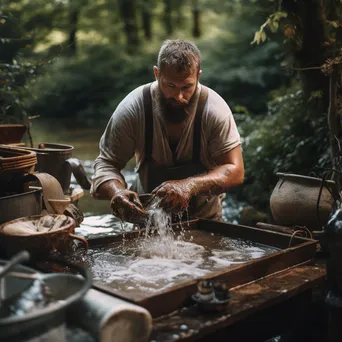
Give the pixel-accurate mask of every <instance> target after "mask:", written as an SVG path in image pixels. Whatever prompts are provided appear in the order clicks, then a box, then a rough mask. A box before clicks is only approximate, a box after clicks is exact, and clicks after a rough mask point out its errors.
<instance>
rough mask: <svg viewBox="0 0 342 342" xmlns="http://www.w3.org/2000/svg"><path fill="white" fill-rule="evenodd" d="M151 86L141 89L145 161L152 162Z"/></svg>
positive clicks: (147, 85)
mask: <svg viewBox="0 0 342 342" xmlns="http://www.w3.org/2000/svg"><path fill="white" fill-rule="evenodd" d="M150 88H151V84H146V85H145V87H144V88H143V96H144V111H145V160H146V161H151V160H152V146H153V114H152V98H151V90H150Z"/></svg>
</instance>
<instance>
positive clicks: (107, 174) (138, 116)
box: [91, 81, 241, 198]
mask: <svg viewBox="0 0 342 342" xmlns="http://www.w3.org/2000/svg"><path fill="white" fill-rule="evenodd" d="M143 87H144V86H140V87H138V88H136V89H135V90H133V91H132V92H131V93H129V94H128V95H127V96H126V97H125V98H124V99H123V100H122V101H121V103H120V104H119V105H118V107H117V108H116V110H115V112H114V113H113V115H112V117H111V118H110V120H109V122H108V125H107V127H106V130H105V132H104V134H103V135H102V137H101V140H100V144H99V148H100V154H99V156H98V157H97V158H96V160H95V162H94V169H95V173H94V176H93V184H92V189H91V193H92V195H93V196H94V197H95V198H96V197H97V194H96V190H97V188H98V187H99V185H100V184H102V183H104V182H106V181H107V180H112V179H113V180H114V179H115V180H118V181H120V182H122V183H123V184H126V182H125V179H124V177H123V175H122V174H121V173H120V171H121V170H122V169H123V168H124V167H125V165H126V163H127V162H128V161H129V160H130V159H131V158H132V157H133V156H134V155H135V159H136V168H135V170H136V171H137V172H144V170H143V169H141V168H140V167H141V165H142V163H143V161H144V149H145V115H144V100H143ZM200 90H201V85H200V84H198V88H197V91H196V92H195V94H194V99H193V101H192V105H191V108H190V113H189V118H188V121H187V124H186V126H185V127H184V129H183V133H182V136H181V138H180V141H179V143H178V146H177V149H176V158H177V160H178V161H180V162H184V163H185V162H189V161H191V160H192V145H193V132H194V127H193V125H192V123H193V120H194V117H195V113H196V108H197V103H198V99H199V94H200ZM151 96H152V108H153V150H152V158H153V159H154V160H155V161H156V162H157V163H158V164H160V165H164V166H172V165H173V158H172V151H171V149H170V146H169V141H168V136H167V135H166V134H165V129H164V126H163V121H162V120H161V118H160V114H159V113H160V105H159V101H158V83H157V81H155V82H153V83H152V85H151ZM240 144H241V142H240V135H239V133H238V130H237V127H236V124H235V121H234V118H233V115H232V112H231V110H230V108H229V107H228V105H227V103H226V102H225V101H224V100H223V99H222V97H221V96H220V95H218V94H217V93H216V92H215V91H214V90H212V89H209V94H208V101H207V104H206V106H205V108H204V112H203V117H202V129H201V156H200V158H201V162H202V164H203V165H204V166H205V167H206V168H207V169H208V170H212V169H213V168H215V167H216V166H217V165H216V164H215V162H214V159H215V158H216V157H219V156H220V155H222V154H224V153H227V152H229V151H230V150H232V149H233V148H235V147H236V146H238V145H240ZM140 178H141V179H144V177H140Z"/></svg>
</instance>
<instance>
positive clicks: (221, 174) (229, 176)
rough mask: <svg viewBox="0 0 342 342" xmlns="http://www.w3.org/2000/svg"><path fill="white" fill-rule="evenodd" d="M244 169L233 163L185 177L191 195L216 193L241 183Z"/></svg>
mask: <svg viewBox="0 0 342 342" xmlns="http://www.w3.org/2000/svg"><path fill="white" fill-rule="evenodd" d="M243 179H244V170H243V168H241V167H237V166H236V165H233V164H225V165H221V166H218V167H217V168H215V169H214V170H212V171H209V172H208V173H206V174H203V175H199V176H194V177H190V178H187V179H186V181H188V182H189V185H190V187H191V193H192V196H195V195H200V194H203V195H205V194H210V195H218V194H220V193H223V192H226V191H227V190H228V189H230V188H232V187H235V186H237V185H240V184H242V182H243Z"/></svg>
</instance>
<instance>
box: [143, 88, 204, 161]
mask: <svg viewBox="0 0 342 342" xmlns="http://www.w3.org/2000/svg"><path fill="white" fill-rule="evenodd" d="M201 87H202V89H201V94H200V96H199V99H198V104H197V110H196V116H195V120H194V121H195V122H194V137H193V150H192V161H193V163H195V164H199V163H200V152H201V127H202V116H203V110H204V106H205V104H206V102H207V99H208V88H207V87H206V86H204V85H202V86H201ZM150 88H151V84H147V85H145V86H144V88H143V96H144V111H145V160H146V161H151V160H152V147H153V113H152V97H151V90H150Z"/></svg>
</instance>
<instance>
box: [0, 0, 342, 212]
mask: <svg viewBox="0 0 342 342" xmlns="http://www.w3.org/2000/svg"><path fill="white" fill-rule="evenodd" d="M340 6H341V4H340V1H335V0H332V1H324V0H315V1H301V0H288V1H286V0H283V1H280V0H277V1H275V0H274V1H273V0H250V1H248V0H35V1H32V0H3V1H2V5H1V7H0V123H9V122H18V121H19V122H28V121H31V120H32V124H33V125H34V124H35V123H34V120H33V119H35V120H39V121H43V120H50V119H57V120H58V121H60V122H65V123H66V124H68V125H70V123H72V124H73V125H80V126H85V127H86V126H88V127H89V126H91V127H94V126H99V127H105V124H106V123H107V121H108V119H109V117H110V115H111V114H112V112H113V111H114V109H115V107H116V106H117V104H118V103H119V102H120V100H121V99H122V98H123V97H124V96H125V95H126V94H127V93H128V92H130V91H131V90H133V89H134V88H135V87H137V86H139V85H141V84H144V83H147V82H150V81H152V80H153V73H152V67H153V65H154V64H155V63H156V56H157V53H158V49H159V47H160V45H161V43H162V41H163V40H165V39H168V38H172V39H175V38H181V39H189V40H192V41H194V42H195V43H196V44H197V45H198V46H199V48H200V50H201V53H202V59H203V63H202V70H203V75H202V76H201V82H202V83H203V84H205V85H207V86H209V87H211V88H212V89H214V90H215V91H217V92H218V93H219V94H220V95H221V96H222V97H223V98H224V99H225V100H226V101H227V103H228V104H229V106H230V107H231V109H232V111H233V113H234V117H235V120H236V122H237V124H238V128H239V131H240V134H241V137H242V144H243V145H242V146H243V155H244V161H245V168H246V177H245V182H244V185H243V186H241V187H239V188H237V189H235V190H234V192H235V195H236V196H237V197H238V198H239V199H242V200H245V201H247V202H248V203H250V204H251V205H253V206H254V207H256V208H258V209H260V210H266V211H267V210H268V205H269V197H270V193H271V191H272V189H273V188H274V186H275V184H276V182H277V180H278V178H277V176H276V173H277V172H286V173H298V174H302V175H317V176H321V175H322V173H323V172H324V170H327V169H329V168H331V167H332V166H334V167H337V166H338V162H336V161H338V160H339V152H340V150H339V146H340V145H339V138H340V136H339V133H340V128H339V127H340V119H339V113H340V108H341V104H342V101H340V97H339V91H340V90H339V89H340V87H339V82H340V81H339V80H340V63H341V58H340V54H341V48H340V28H341V25H342V21H341V14H340V13H341V12H340ZM329 118H330V119H329ZM334 120H335V121H334ZM332 131H334V132H332ZM331 141H336V144H335V145H334V143H332V142H331Z"/></svg>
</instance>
